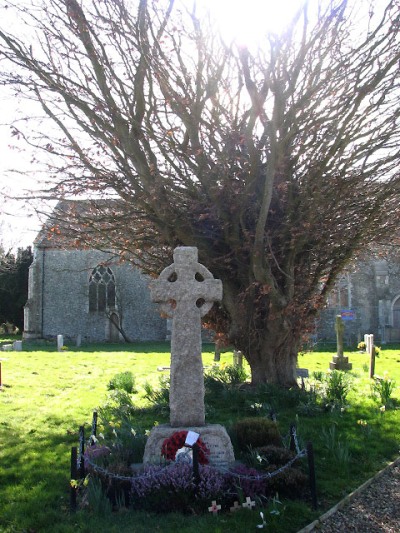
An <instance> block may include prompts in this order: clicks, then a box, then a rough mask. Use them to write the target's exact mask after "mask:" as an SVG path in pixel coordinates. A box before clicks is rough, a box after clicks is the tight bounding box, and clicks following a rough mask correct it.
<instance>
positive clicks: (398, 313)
mask: <svg viewBox="0 0 400 533" xmlns="http://www.w3.org/2000/svg"><path fill="white" fill-rule="evenodd" d="M393 327H394V328H400V296H399V297H398V298H397V300H396V301H395V302H394V304H393Z"/></svg>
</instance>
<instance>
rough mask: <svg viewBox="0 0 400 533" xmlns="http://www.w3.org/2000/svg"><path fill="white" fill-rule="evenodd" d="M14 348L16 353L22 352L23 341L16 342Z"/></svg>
mask: <svg viewBox="0 0 400 533" xmlns="http://www.w3.org/2000/svg"><path fill="white" fill-rule="evenodd" d="M13 346H14V351H16V352H21V351H22V341H14V343H13Z"/></svg>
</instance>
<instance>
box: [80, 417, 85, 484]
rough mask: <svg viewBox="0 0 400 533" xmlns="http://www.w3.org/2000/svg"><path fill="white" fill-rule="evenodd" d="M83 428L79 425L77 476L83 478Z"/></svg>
mask: <svg viewBox="0 0 400 533" xmlns="http://www.w3.org/2000/svg"><path fill="white" fill-rule="evenodd" d="M84 453H85V428H84V427H83V426H79V478H80V479H83V478H84V477H85V459H84V456H83V455H84Z"/></svg>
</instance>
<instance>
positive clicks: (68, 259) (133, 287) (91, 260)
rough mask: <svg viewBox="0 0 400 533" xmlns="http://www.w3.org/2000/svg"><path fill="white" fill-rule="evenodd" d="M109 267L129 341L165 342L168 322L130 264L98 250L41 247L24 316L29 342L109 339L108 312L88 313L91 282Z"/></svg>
mask: <svg viewBox="0 0 400 533" xmlns="http://www.w3.org/2000/svg"><path fill="white" fill-rule="evenodd" d="M102 263H106V264H107V266H109V267H110V268H111V270H112V272H113V274H114V276H115V281H116V305H115V308H113V309H112V310H111V311H113V312H115V313H116V314H117V316H118V317H119V321H120V323H121V325H122V328H123V330H124V332H125V333H126V335H127V337H128V338H129V340H132V341H135V340H141V341H155V340H165V338H166V320H165V319H163V318H161V317H160V314H159V312H158V308H157V306H156V304H154V303H153V302H151V300H150V294H149V290H148V283H149V278H148V277H146V276H144V275H143V274H142V273H141V272H140V270H139V269H137V268H134V267H133V266H132V265H130V264H128V263H119V262H118V260H115V261H112V260H110V255H109V254H106V253H104V252H100V251H95V250H63V249H57V248H39V249H37V250H36V251H35V259H34V262H33V264H32V266H31V271H30V288H29V299H28V302H27V306H26V313H25V323H26V326H25V333H24V336H25V338H34V337H36V338H54V337H56V336H57V335H58V334H62V335H64V338H65V339H76V337H77V336H78V335H81V338H82V340H83V341H86V342H103V341H108V340H109V339H110V320H109V319H108V318H107V316H106V315H105V313H104V312H90V311H89V278H90V275H91V273H92V271H93V269H94V268H95V267H96V266H98V265H99V264H102Z"/></svg>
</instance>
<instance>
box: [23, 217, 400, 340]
mask: <svg viewBox="0 0 400 533" xmlns="http://www.w3.org/2000/svg"><path fill="white" fill-rule="evenodd" d="M50 237H51V238H50ZM149 281H150V278H148V277H147V276H145V275H144V274H143V273H142V272H141V271H140V269H138V268H136V267H134V266H132V265H131V264H129V263H123V262H119V260H118V258H117V257H115V256H113V255H112V253H108V252H104V251H98V250H93V249H88V248H84V247H76V245H73V244H72V243H71V242H65V239H64V240H63V239H62V238H58V236H57V235H54V234H53V235H51V236H50V234H49V231H48V227H46V225H45V226H44V228H43V229H42V230H41V231H40V232H39V235H38V236H37V238H36V240H35V242H34V261H33V263H32V265H31V267H30V272H29V294H28V301H27V303H26V306H25V324H24V338H25V339H39V338H44V339H52V338H56V336H57V335H59V334H62V335H64V338H65V339H66V340H67V341H68V339H70V340H72V341H74V340H75V339H77V338H80V339H81V340H82V341H83V342H104V341H106V342H122V341H124V340H130V341H163V340H165V339H166V338H168V336H169V333H170V332H169V327H168V322H167V320H166V319H165V318H162V317H161V316H160V313H159V310H158V306H157V305H156V304H154V303H153V302H151V300H150V292H149V288H148V284H149ZM338 314H340V315H341V316H342V318H343V320H344V322H345V341H346V342H347V343H348V344H350V345H353V346H355V345H356V344H357V342H359V341H360V340H362V339H363V336H364V334H365V333H373V334H374V335H375V339H376V341H377V342H378V343H385V342H394V341H400V259H399V258H398V257H397V258H393V256H392V257H391V258H387V259H379V260H369V261H363V262H359V263H357V264H356V265H354V266H353V268H351V269H349V270H348V272H347V273H346V274H344V275H343V276H342V278H341V279H340V280H339V282H338V284H337V286H336V288H335V290H334V291H333V292H332V293H331V295H330V297H329V299H328V301H327V305H326V308H325V309H324V310H323V311H322V313H321V315H320V317H319V319H318V320H316V323H315V334H314V335H313V340H314V342H318V341H328V342H329V341H332V342H333V341H335V338H336V336H335V329H334V325H335V318H336V315H338Z"/></svg>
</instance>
